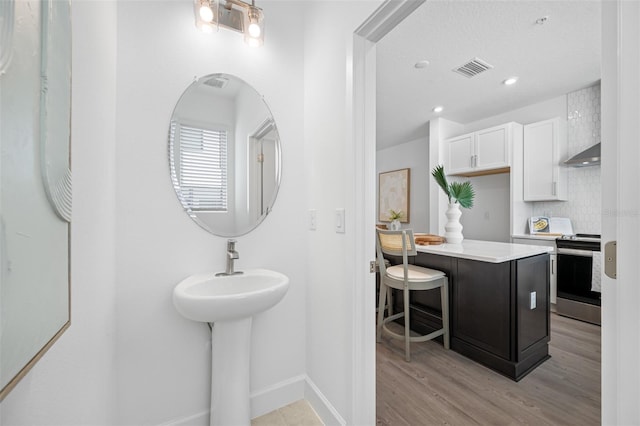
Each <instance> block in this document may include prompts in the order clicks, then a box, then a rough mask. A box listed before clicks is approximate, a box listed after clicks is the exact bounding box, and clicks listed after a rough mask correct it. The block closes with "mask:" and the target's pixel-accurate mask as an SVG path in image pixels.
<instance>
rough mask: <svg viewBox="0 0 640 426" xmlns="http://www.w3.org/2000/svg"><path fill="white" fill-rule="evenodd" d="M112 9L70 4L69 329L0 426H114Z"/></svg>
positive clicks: (11, 398) (0, 415) (0, 413)
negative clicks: (71, 75)
mask: <svg viewBox="0 0 640 426" xmlns="http://www.w3.org/2000/svg"><path fill="white" fill-rule="evenodd" d="M115 9H116V6H115V3H114V2H111V1H106V2H97V1H90V2H89V1H88V2H84V1H76V2H74V4H73V10H72V14H73V20H72V22H73V30H72V33H73V48H72V60H73V79H72V85H73V89H72V124H71V134H72V136H71V137H72V149H71V152H72V158H71V160H72V161H71V162H72V169H73V180H74V183H73V225H72V227H71V259H72V260H71V327H70V328H69V330H67V331H66V332H65V333H64V334H63V335H62V337H61V338H60V340H59V341H58V342H57V343H56V344H55V345H53V347H52V348H51V349H50V350H49V351H48V352H47V353H46V354H45V355H44V357H43V358H42V359H41V360H40V361H39V362H38V363H37V364H36V365H35V367H34V368H33V369H32V370H31V371H30V372H29V373H28V374H27V375H26V376H25V377H24V378H23V379H22V381H21V382H20V383H18V385H17V386H16V388H15V389H13V391H12V392H11V393H10V394H9V395H8V396H7V397H6V398H5V399H4V401H3V402H2V403H1V404H0V424H3V425H33V424H38V425H49V424H55V425H87V424H92V425H113V424H114V421H115V413H116V406H115V394H116V387H115V385H116V383H115V375H114V373H115V368H116V366H115V361H114V332H115V317H114V295H115V292H116V287H115V272H114V254H115V251H114V250H115V233H114V229H115V219H114V213H115V212H114V179H113V176H114V173H115V162H114V152H115V151H114V133H115V59H116V38H115V18H116V10H115ZM96 52H99V54H96Z"/></svg>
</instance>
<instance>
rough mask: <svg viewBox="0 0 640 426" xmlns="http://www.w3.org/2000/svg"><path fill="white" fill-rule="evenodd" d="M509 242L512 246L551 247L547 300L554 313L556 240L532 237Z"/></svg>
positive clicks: (556, 277)
mask: <svg viewBox="0 0 640 426" xmlns="http://www.w3.org/2000/svg"><path fill="white" fill-rule="evenodd" d="M511 242H512V243H514V244H527V245H530V246H531V245H533V246H547V247H552V248H553V252H552V253H549V284H550V286H549V287H550V289H549V290H550V293H549V300H550V301H551V304H552V305H553V306H552V307H551V310H552V311H553V312H555V304H556V298H557V295H558V276H557V272H558V268H557V266H558V255H557V254H556V251H555V250H556V240H555V239H553V238H544V237H534V236H521V237H513V238H511Z"/></svg>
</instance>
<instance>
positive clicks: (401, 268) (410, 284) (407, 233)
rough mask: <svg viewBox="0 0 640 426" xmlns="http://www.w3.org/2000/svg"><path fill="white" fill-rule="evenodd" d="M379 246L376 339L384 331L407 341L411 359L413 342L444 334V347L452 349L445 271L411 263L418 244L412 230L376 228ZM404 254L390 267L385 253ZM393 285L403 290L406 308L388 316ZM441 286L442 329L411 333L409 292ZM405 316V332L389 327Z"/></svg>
mask: <svg viewBox="0 0 640 426" xmlns="http://www.w3.org/2000/svg"><path fill="white" fill-rule="evenodd" d="M376 235H377V238H376V248H377V251H378V268H379V269H380V299H379V302H378V326H377V340H378V342H380V341H381V338H382V333H383V332H384V333H386V334H388V335H389V336H391V337H393V338H396V339H400V340H404V342H405V359H406V360H407V362H410V361H411V351H410V344H411V342H425V341H427V340H431V339H433V338H435V337H438V336H443V339H444V347H445V349H449V281H448V279H447V276H446V275H445V273H444V272H442V271H437V270H435V269H429V268H423V267H421V266H416V265H411V264H409V260H408V257H409V256H416V255H417V254H418V252H417V251H416V243H415V239H414V236H413V231H412V230H410V229H405V230H402V231H387V230H383V229H376ZM385 254H386V255H388V256H402V264H401V265H395V266H390V267H387V266H386V265H385V262H384V255H385ZM388 288H393V289H397V290H402V291H403V296H404V310H403V312H399V313H397V314H394V315H389V316H388V317H386V318H385V315H384V311H385V309H384V306H385V305H386V303H387V302H386V298H387V289H388ZM438 288H439V289H440V297H441V303H442V328H441V329H439V330H436V331H434V332H432V333H429V334H427V335H422V336H411V335H410V330H411V324H410V315H409V311H410V307H409V292H410V291H418V290H435V289H438ZM402 317H404V334H399V333H395V332H393V331H391V330H389V328H388V327H387V323H389V322H390V321H395V320H396V319H398V318H402Z"/></svg>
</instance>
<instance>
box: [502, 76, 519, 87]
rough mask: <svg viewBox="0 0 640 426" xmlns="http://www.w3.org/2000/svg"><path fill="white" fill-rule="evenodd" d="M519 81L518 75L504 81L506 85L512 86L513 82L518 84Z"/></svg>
mask: <svg viewBox="0 0 640 426" xmlns="http://www.w3.org/2000/svg"><path fill="white" fill-rule="evenodd" d="M517 81H518V77H509V78H508V79H506V80H505V81H503V82H502V84H504V85H505V86H511V85H512V84H516V82H517Z"/></svg>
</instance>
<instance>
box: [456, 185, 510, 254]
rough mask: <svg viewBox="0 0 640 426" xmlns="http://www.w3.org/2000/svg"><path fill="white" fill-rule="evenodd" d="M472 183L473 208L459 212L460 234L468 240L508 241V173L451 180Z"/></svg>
mask: <svg viewBox="0 0 640 426" xmlns="http://www.w3.org/2000/svg"><path fill="white" fill-rule="evenodd" d="M453 180H460V181H465V180H468V181H470V182H471V183H472V184H473V189H474V190H475V192H476V197H475V199H474V202H473V207H472V208H470V209H461V210H462V217H461V218H460V223H461V224H462V226H463V230H462V234H463V235H464V237H465V238H466V239H469V240H485V241H501V242H505V243H508V242H511V229H510V226H509V224H510V221H509V211H510V205H509V201H510V199H511V197H510V187H509V186H510V185H509V174H508V173H502V174H498V175H489V176H477V177H471V178H464V179H457V178H456V179H451V181H453Z"/></svg>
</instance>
